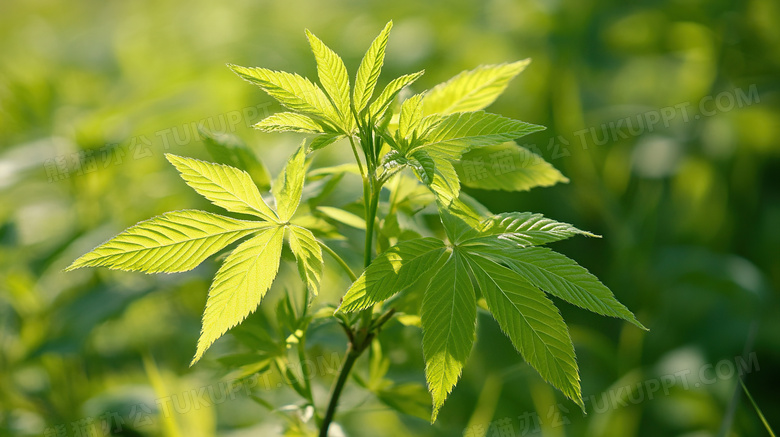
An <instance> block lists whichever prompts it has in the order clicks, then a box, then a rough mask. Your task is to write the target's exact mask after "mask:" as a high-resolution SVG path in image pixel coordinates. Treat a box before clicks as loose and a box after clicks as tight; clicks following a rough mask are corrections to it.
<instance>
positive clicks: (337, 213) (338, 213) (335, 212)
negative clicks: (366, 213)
mask: <svg viewBox="0 0 780 437" xmlns="http://www.w3.org/2000/svg"><path fill="white" fill-rule="evenodd" d="M317 211H320V212H321V213H323V214H325V215H326V216H328V217H330V218H332V219H333V220H336V221H337V222H339V223H343V224H345V225H347V226H351V227H353V228H355V229H363V230H365V229H366V221H365V219H363V218H362V217H358V216H356V215H355V214H352V213H351V212H347V211H344V210H343V209H341V208H334V207H332V206H318V207H317Z"/></svg>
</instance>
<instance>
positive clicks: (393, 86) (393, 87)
mask: <svg viewBox="0 0 780 437" xmlns="http://www.w3.org/2000/svg"><path fill="white" fill-rule="evenodd" d="M423 73H425V70H422V71H418V72H417V73H412V74H406V75H403V76H401V77H399V78H396V79H393V80H392V81H391V82H390V83H389V84H387V86H386V87H385V89H384V90H382V93H381V94H379V97H377V98H376V100H374V101H373V102H372V103H371V106H369V107H368V112H369V114H371V119H372V120H379V119H381V118H382V117H383V116H384V115H385V111H387V108H388V107H389V106H390V104H391V103H392V102H393V100H394V99H395V96H397V95H398V93H400V92H401V90H402V89H404V88H406V87H407V86H409V85H411V84H412V83H413V82H414V81H416V80H417V79H419V78H420V76H422V75H423Z"/></svg>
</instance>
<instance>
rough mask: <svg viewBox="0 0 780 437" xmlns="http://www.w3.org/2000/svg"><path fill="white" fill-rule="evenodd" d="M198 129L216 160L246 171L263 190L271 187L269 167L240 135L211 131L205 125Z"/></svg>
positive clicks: (207, 148) (210, 153)
mask: <svg viewBox="0 0 780 437" xmlns="http://www.w3.org/2000/svg"><path fill="white" fill-rule="evenodd" d="M198 130H199V132H200V134H201V136H203V143H204V144H205V145H206V150H207V151H208V152H209V155H211V157H212V158H213V159H214V161H215V162H217V163H219V164H225V165H229V166H231V167H236V168H238V169H240V170H244V171H246V172H247V173H249V176H251V177H252V181H254V183H255V185H257V186H258V187H259V188H260V189H261V190H267V189H269V188H271V176H270V175H269V174H268V169H267V168H266V167H265V165H263V163H262V162H261V161H260V160H259V159H257V156H255V153H254V152H253V151H252V150H251V149H250V148H249V147H247V145H246V143H244V142H243V141H241V139H240V138H239V137H237V136H235V135H232V134H226V133H218V132H211V131H209V130H208V129H205V128H203V127H199V128H198Z"/></svg>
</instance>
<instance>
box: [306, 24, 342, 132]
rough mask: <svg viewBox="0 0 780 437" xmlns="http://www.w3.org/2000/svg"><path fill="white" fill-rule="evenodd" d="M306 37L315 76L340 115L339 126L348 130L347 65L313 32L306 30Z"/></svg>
mask: <svg viewBox="0 0 780 437" xmlns="http://www.w3.org/2000/svg"><path fill="white" fill-rule="evenodd" d="M306 37H307V38H308V39H309V45H311V51H312V53H314V58H315V59H316V60H317V76H318V77H319V78H320V83H321V84H322V87H323V88H325V92H327V93H328V95H329V96H330V98H331V101H332V102H333V106H335V107H336V110H337V111H338V112H339V115H340V116H341V121H342V124H341V126H342V127H343V128H344V130H345V131H347V132H349V131H350V130H351V129H350V127H351V126H350V125H351V120H352V113H351V111H350V108H349V76H348V75H347V67H345V66H344V61H342V60H341V58H340V57H339V55H337V54H336V53H335V52H334V51H333V50H331V49H330V48H329V47H328V46H326V45H325V44H324V43H323V42H322V41H321V40H320V39H319V38H317V37H316V36H315V35H314V34H313V33H311V32H309V30H308V29H307V30H306Z"/></svg>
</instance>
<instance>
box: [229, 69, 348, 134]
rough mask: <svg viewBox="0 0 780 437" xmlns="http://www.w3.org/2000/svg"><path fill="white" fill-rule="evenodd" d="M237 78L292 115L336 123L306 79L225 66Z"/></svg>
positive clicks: (317, 89)
mask: <svg viewBox="0 0 780 437" xmlns="http://www.w3.org/2000/svg"><path fill="white" fill-rule="evenodd" d="M228 67H230V69H231V70H233V71H234V72H235V73H236V74H237V75H238V76H239V77H241V78H242V79H244V80H246V81H247V82H249V83H253V84H255V85H257V86H259V87H260V88H262V89H263V91H265V92H266V93H268V95H269V96H271V97H273V98H274V99H276V100H278V101H279V103H281V104H282V105H284V106H285V107H287V108H290V109H291V110H293V111H298V112H302V113H304V114H307V115H311V116H314V117H318V118H321V119H323V120H328V121H330V122H332V123H336V122H338V121H339V118H338V115H337V113H336V110H335V108H333V105H332V104H331V103H330V100H328V96H326V95H325V93H323V92H322V90H321V89H320V87H318V86H317V85H315V84H313V83H312V82H311V81H310V80H309V79H306V78H303V77H301V76H299V75H297V74H292V73H287V72H284V71H273V70H269V69H267V68H260V67H254V68H249V67H241V66H238V65H231V64H228Z"/></svg>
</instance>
